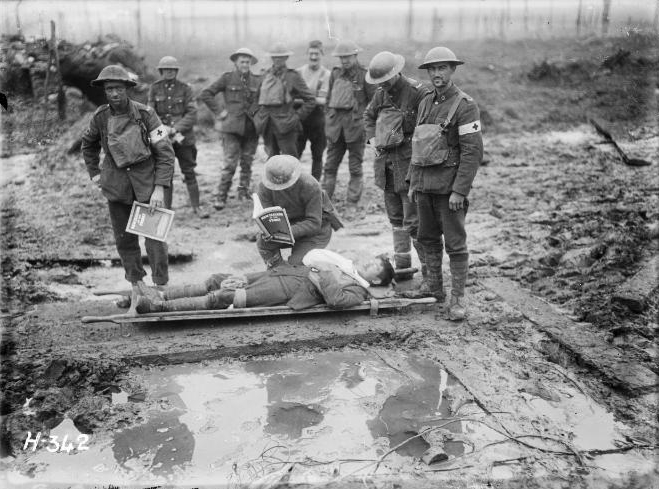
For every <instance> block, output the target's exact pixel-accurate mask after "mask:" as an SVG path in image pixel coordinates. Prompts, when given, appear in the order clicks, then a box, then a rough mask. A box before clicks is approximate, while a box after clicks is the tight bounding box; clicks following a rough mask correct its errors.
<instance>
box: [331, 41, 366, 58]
mask: <svg viewBox="0 0 659 489" xmlns="http://www.w3.org/2000/svg"><path fill="white" fill-rule="evenodd" d="M361 50H362V48H360V47H359V46H357V44H355V42H354V41H340V42H339V43H338V44H337V45H336V47H335V48H334V51H332V56H350V55H352V54H357V53H359V52H361Z"/></svg>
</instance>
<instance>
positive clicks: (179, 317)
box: [81, 297, 437, 324]
mask: <svg viewBox="0 0 659 489" xmlns="http://www.w3.org/2000/svg"><path fill="white" fill-rule="evenodd" d="M436 301H437V300H436V299H435V298H434V297H424V298H421V299H406V298H399V297H390V298H386V299H371V300H368V301H364V302H362V303H361V304H359V305H356V306H353V307H347V308H345V309H331V308H329V307H328V306H327V305H325V304H320V305H317V306H313V307H309V308H307V309H301V310H299V311H294V310H293V309H290V308H289V307H287V306H269V307H246V308H241V309H215V310H206V311H177V312H149V313H145V314H138V315H136V316H129V315H127V314H112V315H109V316H84V317H83V318H82V319H81V321H82V322H83V323H101V322H110V323H116V324H131V323H160V322H164V321H201V320H208V319H229V318H241V317H242V318H255V317H264V316H296V315H302V314H318V313H329V312H352V311H369V312H370V315H371V316H377V314H378V312H379V311H382V310H391V309H394V310H402V309H404V308H406V307H409V306H413V305H417V304H419V305H424V304H425V305H427V304H434V303H435V302H436Z"/></svg>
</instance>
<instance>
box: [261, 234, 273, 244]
mask: <svg viewBox="0 0 659 489" xmlns="http://www.w3.org/2000/svg"><path fill="white" fill-rule="evenodd" d="M261 241H263V242H264V243H269V242H270V241H272V236H271V235H268V236H266V235H265V234H261Z"/></svg>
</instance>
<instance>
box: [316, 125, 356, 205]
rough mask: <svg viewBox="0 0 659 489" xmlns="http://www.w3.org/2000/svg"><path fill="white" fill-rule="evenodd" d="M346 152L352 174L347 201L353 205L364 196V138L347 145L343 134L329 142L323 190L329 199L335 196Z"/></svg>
mask: <svg viewBox="0 0 659 489" xmlns="http://www.w3.org/2000/svg"><path fill="white" fill-rule="evenodd" d="M346 150H347V151H348V171H349V172H350V181H349V182H348V195H347V200H348V202H351V203H357V202H359V199H360V198H361V196H362V187H363V182H362V178H363V174H364V172H363V170H362V161H363V159H364V138H363V137H361V138H360V139H359V140H358V141H354V142H351V143H347V142H346V140H345V137H344V135H343V132H341V135H340V136H339V138H338V139H337V140H336V141H334V142H333V141H330V140H328V141H327V157H326V158H325V167H324V168H323V190H325V191H326V192H327V195H328V196H329V197H332V196H333V195H334V188H335V186H336V174H337V172H338V171H339V165H340V164H341V160H343V155H344V154H345V152H346Z"/></svg>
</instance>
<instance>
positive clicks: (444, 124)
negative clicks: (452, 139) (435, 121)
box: [439, 89, 469, 130]
mask: <svg viewBox="0 0 659 489" xmlns="http://www.w3.org/2000/svg"><path fill="white" fill-rule="evenodd" d="M466 98H469V97H468V96H467V94H466V93H464V92H463V91H462V90H460V89H458V94H457V95H456V96H455V100H454V101H453V104H452V105H451V108H450V109H449V110H448V114H447V115H446V119H445V120H444V122H440V123H439V125H440V126H441V128H442V130H445V129H446V127H447V126H448V125H449V124H450V123H451V119H453V116H454V115H455V113H456V112H457V110H458V106H459V105H460V102H462V100H463V99H466Z"/></svg>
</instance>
